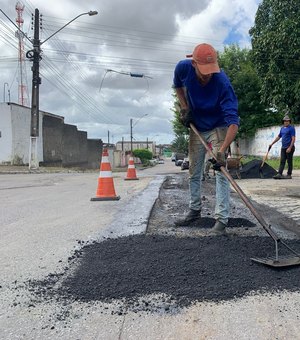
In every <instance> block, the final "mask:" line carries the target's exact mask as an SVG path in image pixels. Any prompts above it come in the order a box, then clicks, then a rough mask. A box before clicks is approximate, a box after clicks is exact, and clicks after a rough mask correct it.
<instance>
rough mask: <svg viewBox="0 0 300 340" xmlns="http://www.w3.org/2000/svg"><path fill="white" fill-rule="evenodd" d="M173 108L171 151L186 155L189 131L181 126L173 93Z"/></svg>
mask: <svg viewBox="0 0 300 340" xmlns="http://www.w3.org/2000/svg"><path fill="white" fill-rule="evenodd" d="M173 97H174V107H173V109H172V111H173V113H174V119H173V120H172V125H173V131H174V134H175V139H174V140H173V141H172V143H171V145H172V150H173V151H175V152H179V153H184V154H186V155H187V154H188V144H189V129H188V128H187V127H185V126H184V125H182V123H181V122H180V118H179V102H178V99H177V97H176V95H175V93H174V95H173Z"/></svg>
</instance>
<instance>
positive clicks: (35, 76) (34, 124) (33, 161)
mask: <svg viewBox="0 0 300 340" xmlns="http://www.w3.org/2000/svg"><path fill="white" fill-rule="evenodd" d="M0 12H1V13H3V15H4V16H5V17H6V18H7V19H8V20H9V21H10V22H11V23H12V24H13V25H14V26H15V27H16V28H17V29H18V32H19V33H21V34H23V36H24V37H26V39H28V40H29V41H30V42H31V43H32V46H33V49H32V50H30V51H28V52H27V53H26V57H27V58H28V59H30V60H31V61H32V63H33V64H32V98H31V126H30V148H29V169H38V167H39V161H38V154H37V149H38V136H39V112H40V110H39V98H40V96H39V85H40V84H41V78H40V60H41V59H42V57H41V45H42V44H44V43H45V42H46V41H48V40H49V39H50V38H52V37H53V36H54V35H56V34H57V33H58V32H60V31H61V30H62V29H64V28H65V27H66V26H68V25H69V24H70V23H71V22H73V21H74V20H76V19H77V18H79V17H81V16H82V15H87V14H88V15H89V16H92V15H97V14H98V12H97V11H89V12H84V13H81V14H79V15H77V16H76V17H75V18H73V19H72V20H70V21H69V22H67V23H66V24H65V25H64V26H62V27H61V28H60V29H59V30H57V31H55V32H54V33H52V34H51V35H50V36H49V37H48V38H47V39H45V40H44V41H43V42H41V41H40V30H39V28H40V12H39V10H38V9H37V8H36V9H35V13H34V38H33V40H31V39H30V38H28V36H27V35H26V34H25V33H24V32H23V31H22V30H21V28H20V27H18V26H17V25H16V24H15V23H14V22H13V21H12V20H11V19H10V17H9V16H7V14H6V13H5V12H3V10H2V9H1V8H0Z"/></svg>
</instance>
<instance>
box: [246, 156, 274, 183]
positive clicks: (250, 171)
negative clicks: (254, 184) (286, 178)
mask: <svg viewBox="0 0 300 340" xmlns="http://www.w3.org/2000/svg"><path fill="white" fill-rule="evenodd" d="M276 174H277V171H276V170H275V169H274V168H272V167H271V166H270V165H269V164H267V163H264V164H263V166H262V161H261V160H259V159H253V160H252V161H250V162H248V163H246V164H245V165H243V166H242V168H241V170H240V177H241V178H242V179H247V178H272V177H273V176H274V175H276Z"/></svg>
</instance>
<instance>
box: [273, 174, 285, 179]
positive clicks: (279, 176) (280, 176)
mask: <svg viewBox="0 0 300 340" xmlns="http://www.w3.org/2000/svg"><path fill="white" fill-rule="evenodd" d="M273 178H274V179H282V178H283V176H282V174H279V173H278V174H277V175H275V176H273Z"/></svg>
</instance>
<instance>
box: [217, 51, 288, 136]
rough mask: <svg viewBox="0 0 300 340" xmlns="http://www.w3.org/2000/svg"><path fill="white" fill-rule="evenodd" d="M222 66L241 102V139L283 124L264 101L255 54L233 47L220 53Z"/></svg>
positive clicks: (239, 107) (239, 134) (239, 109)
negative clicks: (254, 62) (254, 58)
mask: <svg viewBox="0 0 300 340" xmlns="http://www.w3.org/2000/svg"><path fill="white" fill-rule="evenodd" d="M219 62H220V67H221V68H222V69H224V71H225V72H226V74H227V75H228V77H229V78H230V80H231V83H232V86H233V88H234V91H235V93H236V95H237V98H238V103H239V106H238V111H239V116H240V128H239V133H238V136H239V137H251V136H254V134H255V132H256V131H257V129H258V128H262V127H266V126H271V125H274V124H275V125H277V124H278V122H280V121H281V118H282V117H281V115H280V118H278V114H276V112H274V111H271V110H267V107H266V105H264V104H263V103H262V101H261V97H260V91H261V80H260V77H259V76H258V73H257V70H256V68H255V66H254V64H253V61H252V51H251V50H249V49H246V48H244V49H241V48H240V47H239V46H238V45H230V46H228V47H225V49H224V52H223V53H220V55H219ZM278 119H279V120H278Z"/></svg>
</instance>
